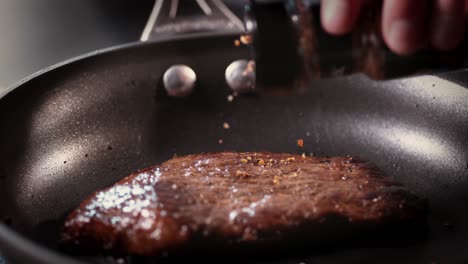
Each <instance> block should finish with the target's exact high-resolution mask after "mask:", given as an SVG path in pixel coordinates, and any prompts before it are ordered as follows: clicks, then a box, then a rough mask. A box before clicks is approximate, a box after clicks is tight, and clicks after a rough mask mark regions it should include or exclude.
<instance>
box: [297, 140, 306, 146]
mask: <svg viewBox="0 0 468 264" xmlns="http://www.w3.org/2000/svg"><path fill="white" fill-rule="evenodd" d="M297 145H298V146H299V147H300V148H302V147H304V140H302V138H300V139H298V140H297Z"/></svg>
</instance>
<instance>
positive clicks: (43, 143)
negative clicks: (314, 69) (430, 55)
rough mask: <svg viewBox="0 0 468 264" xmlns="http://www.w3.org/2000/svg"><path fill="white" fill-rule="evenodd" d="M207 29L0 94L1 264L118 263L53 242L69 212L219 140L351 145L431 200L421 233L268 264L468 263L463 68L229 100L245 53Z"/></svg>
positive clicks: (331, 151)
mask: <svg viewBox="0 0 468 264" xmlns="http://www.w3.org/2000/svg"><path fill="white" fill-rule="evenodd" d="M213 32H214V33H209V32H208V33H207V32H203V33H198V34H195V35H196V36H194V35H193V34H192V36H190V37H187V36H186V35H183V36H179V37H177V36H174V35H172V36H171V37H170V38H166V39H164V40H158V41H153V42H148V43H134V44H129V45H124V46H120V47H114V48H110V49H107V50H103V51H99V52H94V53H92V54H88V55H84V56H82V57H79V58H75V59H72V60H70V61H66V62H64V63H62V64H60V65H57V66H53V67H51V68H49V69H46V70H44V71H42V72H39V73H37V74H35V75H34V76H32V77H30V78H28V79H26V80H24V81H22V82H21V83H19V84H18V85H16V86H15V87H13V88H12V89H10V91H9V92H8V93H7V94H6V95H4V96H3V97H2V99H1V100H0V124H2V125H1V129H0V146H1V147H0V149H1V151H0V200H1V201H2V202H1V203H0V219H2V220H3V221H2V222H3V223H1V224H0V248H1V249H2V252H3V253H4V254H5V256H6V257H7V259H8V261H9V263H10V262H11V263H16V262H18V263H78V262H79V261H83V260H86V261H94V262H96V263H114V262H117V263H120V262H119V261H121V260H115V259H111V258H107V257H98V256H96V257H93V258H81V257H79V256H68V255H65V254H64V253H61V252H59V251H58V250H57V247H56V244H55V241H56V238H57V236H56V235H57V233H58V230H59V227H60V224H61V223H62V221H63V219H64V216H65V215H66V214H67V213H68V212H70V210H72V209H74V208H75V207H76V206H77V205H78V204H79V203H80V202H81V201H82V200H83V199H84V198H85V197H86V196H88V195H89V194H91V193H92V192H93V191H95V190H97V189H100V188H103V187H106V186H109V185H111V184H112V183H114V182H116V181H117V180H119V179H121V178H122V177H124V176H126V175H128V174H129V173H131V172H133V171H135V170H138V169H140V168H144V167H147V166H150V165H154V164H157V163H160V162H162V161H164V160H166V159H169V158H171V157H172V156H173V155H174V154H177V155H185V154H191V153H200V152H212V151H224V150H233V151H273V152H289V153H302V152H303V151H305V152H306V153H308V154H309V153H313V155H329V156H333V155H354V156H358V157H360V158H362V159H366V160H369V161H371V162H373V163H375V164H376V165H377V166H378V167H379V168H381V169H382V170H383V171H384V172H385V173H386V174H388V175H389V176H392V177H394V178H395V179H396V180H397V181H399V182H401V183H402V184H404V185H405V186H407V187H408V188H409V189H410V190H411V191H413V192H415V193H416V194H417V195H419V196H421V197H423V198H426V199H427V200H428V202H429V205H430V213H429V215H428V222H429V226H430V231H429V233H428V237H427V239H425V240H424V241H422V242H420V243H416V244H412V245H407V246H400V245H399V244H398V243H397V244H395V245H394V246H382V247H350V248H348V249H344V250H337V251H334V252H333V251H332V252H330V253H327V254H324V255H312V256H310V257H300V258H287V259H280V260H278V261H277V262H276V263H299V262H306V263H336V262H345V261H346V262H347V263H397V262H401V263H431V262H436V263H462V262H463V261H466V260H468V252H467V251H466V248H468V224H467V223H468V210H466V205H465V202H466V201H468V200H467V199H468V141H467V137H468V90H467V89H466V88H465V87H466V86H468V73H466V72H465V71H457V72H451V73H445V74H439V75H425V76H419V77H412V78H405V79H397V80H391V81H382V82H375V81H371V80H369V79H368V78H366V77H364V76H362V75H354V76H350V77H342V78H336V79H331V80H326V81H325V80H323V81H315V82H313V83H312V84H311V87H310V89H309V90H308V91H307V92H306V93H305V94H302V95H297V96H296V95H291V96H277V97H263V96H238V97H236V98H235V100H234V101H233V102H229V101H228V100H226V96H227V95H228V94H230V93H231V91H230V89H229V88H228V86H227V85H226V83H225V80H224V70H225V68H226V67H227V66H228V65H229V64H230V63H231V62H232V61H234V60H237V59H240V58H247V56H248V51H247V50H246V49H244V48H241V47H235V46H234V45H233V41H234V39H235V38H237V36H238V35H237V33H235V32H233V31H231V32H228V33H225V31H222V30H219V31H213ZM223 32H224V33H223ZM175 64H186V65H189V66H190V67H191V68H192V69H193V70H194V71H195V73H196V74H197V83H196V86H195V89H194V91H193V93H192V94H191V95H190V96H188V97H184V98H173V97H169V96H167V95H166V93H165V91H164V88H163V86H162V85H161V84H162V83H161V79H162V75H163V73H164V71H165V70H166V69H167V68H169V67H170V66H172V65H175ZM224 122H227V123H229V124H230V129H224V128H223V123H224ZM298 138H302V139H304V142H305V143H304V144H305V145H304V149H298V148H297V146H296V144H295V142H296V140H297V139H298ZM219 139H223V143H222V144H219V142H218V140H219ZM402 242H403V241H402ZM402 244H403V243H402ZM220 261H223V260H222V259H221V260H220Z"/></svg>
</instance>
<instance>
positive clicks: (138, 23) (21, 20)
mask: <svg viewBox="0 0 468 264" xmlns="http://www.w3.org/2000/svg"><path fill="white" fill-rule="evenodd" d="M181 1H195V0H181ZM244 1H245V0H226V1H225V2H226V3H227V4H228V5H229V6H230V7H231V9H233V11H234V12H235V13H237V14H238V15H241V14H242V8H243V7H242V5H243V3H244ZM153 4H154V0H137V1H132V0H66V1H64V0H40V1H31V0H1V1H0V89H2V88H6V87H8V86H10V85H12V84H13V83H15V82H17V81H18V80H20V79H22V78H24V77H26V76H28V75H30V74H31V73H33V72H36V71H38V70H40V69H43V68H45V67H47V66H50V65H53V64H55V63H57V62H60V61H63V60H65V59H68V58H71V57H74V56H77V55H80V54H83V53H86V52H90V51H93V50H96V49H100V48H104V47H109V46H114V45H118V44H122V43H127V42H133V41H137V40H138V39H139V37H140V35H141V32H142V31H143V28H144V25H145V23H146V21H147V19H148V16H149V14H150V12H151V9H152V7H153Z"/></svg>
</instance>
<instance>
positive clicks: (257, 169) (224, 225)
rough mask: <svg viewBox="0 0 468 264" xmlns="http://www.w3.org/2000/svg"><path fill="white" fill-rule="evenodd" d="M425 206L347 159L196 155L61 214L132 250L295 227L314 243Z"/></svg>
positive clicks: (85, 235) (249, 238) (245, 241)
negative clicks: (67, 213)
mask: <svg viewBox="0 0 468 264" xmlns="http://www.w3.org/2000/svg"><path fill="white" fill-rule="evenodd" d="M422 207H423V206H422V203H421V200H419V199H418V198H417V197H415V196H413V195H411V194H409V193H408V192H407V191H405V190H404V189H403V188H402V187H401V186H400V185H398V184H396V183H395V182H393V181H391V180H390V179H388V178H387V177H384V176H383V175H382V174H381V173H380V172H379V171H378V170H376V169H375V168H372V167H371V166H369V165H368V163H366V162H362V161H359V160H356V159H354V158H351V157H334V158H317V157H301V156H298V155H290V154H274V153H235V152H223V153H212V154H199V155H189V156H184V157H175V158H173V159H171V160H168V161H166V162H164V163H163V164H162V165H159V166H155V167H151V168H147V169H144V170H141V171H138V172H136V173H134V174H132V175H130V176H128V177H126V178H124V179H123V180H121V181H119V182H117V183H116V184H115V185H113V186H111V187H109V188H107V189H104V190H101V191H98V192H96V193H94V194H93V195H91V196H90V197H89V198H87V199H86V200H85V201H84V202H83V203H82V204H81V205H80V206H79V208H78V209H76V210H75V211H73V212H72V213H71V214H70V215H69V216H68V219H67V220H66V223H65V226H64V233H63V239H64V242H65V243H66V244H68V245H70V244H72V245H78V246H82V247H89V246H91V247H95V248H98V249H102V250H112V251H114V252H120V253H124V254H132V255H158V254H161V252H163V251H166V250H173V249H177V248H185V247H189V246H190V245H193V244H194V243H195V242H206V241H217V242H216V243H226V244H231V245H233V244H234V245H242V246H244V245H249V244H261V243H267V244H268V243H270V242H272V241H276V242H278V241H285V239H291V237H298V236H296V235H300V234H303V235H305V237H306V240H310V241H307V242H315V243H317V242H318V244H320V243H321V241H323V242H324V243H325V241H327V240H330V239H331V240H333V239H336V238H341V237H345V236H351V235H355V234H358V233H353V232H354V231H359V232H362V231H363V230H366V231H369V230H375V229H376V228H380V227H385V226H389V225H392V224H404V223H408V222H413V221H415V219H418V218H420V216H421V208H422ZM299 230H300V231H299ZM351 231H353V232H351ZM216 243H215V244H216Z"/></svg>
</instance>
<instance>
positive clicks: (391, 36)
mask: <svg viewBox="0 0 468 264" xmlns="http://www.w3.org/2000/svg"><path fill="white" fill-rule="evenodd" d="M421 30H422V28H420V27H418V25H416V23H415V22H414V21H411V20H408V19H396V20H395V21H393V22H392V23H391V24H390V27H389V32H388V38H387V42H388V44H389V46H390V48H391V49H392V50H393V51H395V52H396V53H398V54H400V55H410V54H411V53H413V52H415V51H416V50H417V49H418V48H420V47H421V46H422V43H423V40H422V39H421V38H422V34H421V33H422V32H421Z"/></svg>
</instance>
